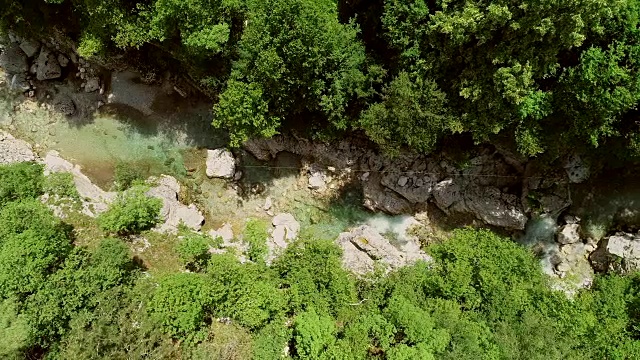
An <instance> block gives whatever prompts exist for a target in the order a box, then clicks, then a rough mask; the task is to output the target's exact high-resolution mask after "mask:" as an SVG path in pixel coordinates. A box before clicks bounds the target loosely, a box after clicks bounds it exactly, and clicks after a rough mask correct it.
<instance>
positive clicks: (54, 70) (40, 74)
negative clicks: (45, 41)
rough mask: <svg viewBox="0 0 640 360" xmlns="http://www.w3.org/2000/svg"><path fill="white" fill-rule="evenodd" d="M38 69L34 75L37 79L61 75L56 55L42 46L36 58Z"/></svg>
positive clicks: (53, 77)
mask: <svg viewBox="0 0 640 360" xmlns="http://www.w3.org/2000/svg"><path fill="white" fill-rule="evenodd" d="M37 64H38V70H37V73H36V77H37V78H38V80H40V81H43V80H52V79H58V78H59V77H60V76H62V68H61V67H60V64H59V63H58V59H57V57H56V55H55V54H54V53H53V52H51V51H50V50H49V49H47V48H44V47H43V48H42V50H41V51H40V55H39V56H38V60H37Z"/></svg>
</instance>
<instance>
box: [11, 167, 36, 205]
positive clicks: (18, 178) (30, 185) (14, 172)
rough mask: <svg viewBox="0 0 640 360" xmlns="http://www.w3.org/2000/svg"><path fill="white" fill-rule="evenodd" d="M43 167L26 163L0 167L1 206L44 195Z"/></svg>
mask: <svg viewBox="0 0 640 360" xmlns="http://www.w3.org/2000/svg"><path fill="white" fill-rule="evenodd" d="M43 184H44V175H43V173H42V165H39V164H35V163H30V162H24V163H17V164H12V165H0V205H3V204H6V203H7V202H9V201H14V200H20V199H25V198H32V199H35V198H37V197H38V196H40V195H42V188H43Z"/></svg>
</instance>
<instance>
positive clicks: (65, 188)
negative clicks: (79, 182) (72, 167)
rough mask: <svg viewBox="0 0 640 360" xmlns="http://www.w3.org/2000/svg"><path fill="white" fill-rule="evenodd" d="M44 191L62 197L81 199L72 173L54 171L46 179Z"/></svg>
mask: <svg viewBox="0 0 640 360" xmlns="http://www.w3.org/2000/svg"><path fill="white" fill-rule="evenodd" d="M44 192H45V193H47V194H49V195H57V196H58V197H61V198H70V199H74V200H77V199H80V194H78V189H76V185H75V183H74V182H73V175H72V174H71V173H66V172H59V173H52V174H50V175H49V176H47V177H46V179H45V181H44Z"/></svg>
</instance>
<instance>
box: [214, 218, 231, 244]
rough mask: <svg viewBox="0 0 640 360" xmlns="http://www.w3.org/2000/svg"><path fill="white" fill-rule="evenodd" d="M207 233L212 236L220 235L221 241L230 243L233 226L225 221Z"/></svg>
mask: <svg viewBox="0 0 640 360" xmlns="http://www.w3.org/2000/svg"><path fill="white" fill-rule="evenodd" d="M209 235H211V237H213V238H216V237H220V238H221V239H222V241H223V242H225V243H230V242H231V241H232V240H233V228H232V227H231V224H229V223H225V224H224V225H223V226H222V227H221V228H220V229H218V230H211V231H209Z"/></svg>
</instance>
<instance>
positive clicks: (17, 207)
mask: <svg viewBox="0 0 640 360" xmlns="http://www.w3.org/2000/svg"><path fill="white" fill-rule="evenodd" d="M27 230H34V231H36V232H37V233H38V234H51V233H54V232H56V231H60V230H61V224H60V221H59V220H58V219H57V218H56V217H55V216H54V215H53V213H52V212H51V210H50V209H49V208H47V207H46V206H45V205H44V204H42V203H41V202H40V201H38V200H32V199H27V200H22V201H14V202H11V203H9V204H7V205H5V206H4V207H2V208H1V209H0V243H1V241H2V239H4V238H5V237H6V236H9V235H10V234H20V233H22V232H25V231H27Z"/></svg>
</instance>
